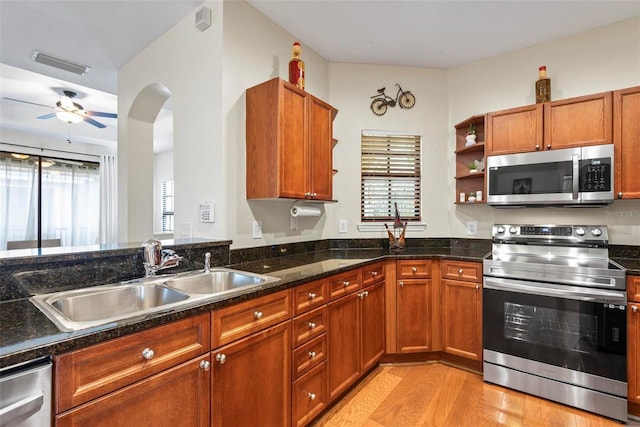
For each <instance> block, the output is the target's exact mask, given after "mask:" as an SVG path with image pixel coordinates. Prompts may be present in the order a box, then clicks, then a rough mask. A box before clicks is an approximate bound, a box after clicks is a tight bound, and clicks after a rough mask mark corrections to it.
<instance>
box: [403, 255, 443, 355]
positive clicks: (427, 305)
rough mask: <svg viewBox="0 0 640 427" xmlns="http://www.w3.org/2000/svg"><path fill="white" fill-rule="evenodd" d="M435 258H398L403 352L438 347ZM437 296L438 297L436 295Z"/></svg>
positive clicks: (422, 350) (429, 349)
mask: <svg viewBox="0 0 640 427" xmlns="http://www.w3.org/2000/svg"><path fill="white" fill-rule="evenodd" d="M431 267H432V262H431V260H398V261H396V284H395V285H396V322H397V341H398V343H397V346H396V349H397V351H398V352H399V353H416V352H426V351H433V350H434V343H433V333H432V332H433V328H434V326H435V324H434V321H436V319H437V316H436V315H435V313H434V311H433V310H434V287H433V282H432V279H431ZM436 300H437V299H436Z"/></svg>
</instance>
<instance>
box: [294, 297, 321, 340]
mask: <svg viewBox="0 0 640 427" xmlns="http://www.w3.org/2000/svg"><path fill="white" fill-rule="evenodd" d="M327 322H328V319H327V306H326V305H325V306H323V307H320V308H316V309H315V310H313V311H310V312H309V313H305V314H302V315H300V316H298V317H296V318H294V319H293V334H292V338H291V341H292V342H291V347H292V348H296V347H298V346H299V345H302V344H304V343H306V342H307V341H309V340H311V339H313V338H315V337H317V336H318V335H320V334H324V333H325V332H327Z"/></svg>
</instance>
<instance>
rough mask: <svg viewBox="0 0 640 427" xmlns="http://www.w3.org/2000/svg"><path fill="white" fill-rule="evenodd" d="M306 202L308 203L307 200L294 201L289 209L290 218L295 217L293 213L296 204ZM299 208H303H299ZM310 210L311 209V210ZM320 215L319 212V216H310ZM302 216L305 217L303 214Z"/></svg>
mask: <svg viewBox="0 0 640 427" xmlns="http://www.w3.org/2000/svg"><path fill="white" fill-rule="evenodd" d="M306 201H308V200H294V202H293V203H292V204H291V208H290V209H289V212H290V213H291V215H292V216H296V215H294V214H293V212H295V209H296V203H298V202H306ZM299 208H304V206H299ZM311 209H313V208H311ZM320 215H321V212H319V214H317V215H311V216H320ZM303 216H306V215H304V214H303Z"/></svg>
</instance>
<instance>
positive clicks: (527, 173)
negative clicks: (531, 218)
mask: <svg viewBox="0 0 640 427" xmlns="http://www.w3.org/2000/svg"><path fill="white" fill-rule="evenodd" d="M486 170H487V203H488V204H489V205H492V206H494V207H520V206H544V205H554V206H581V205H586V206H589V205H605V204H608V203H611V202H613V183H614V175H613V144H607V145H594V146H590V147H580V148H564V149H559V150H549V151H536V152H533V153H519V154H504V155H500V156H488V157H487V164H486Z"/></svg>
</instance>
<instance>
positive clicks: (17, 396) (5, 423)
mask: <svg viewBox="0 0 640 427" xmlns="http://www.w3.org/2000/svg"><path fill="white" fill-rule="evenodd" d="M0 426H1V427H44V426H51V361H50V360H49V358H45V359H37V360H33V361H31V362H27V363H23V364H20V365H14V366H10V367H8V368H3V369H1V370H0Z"/></svg>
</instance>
